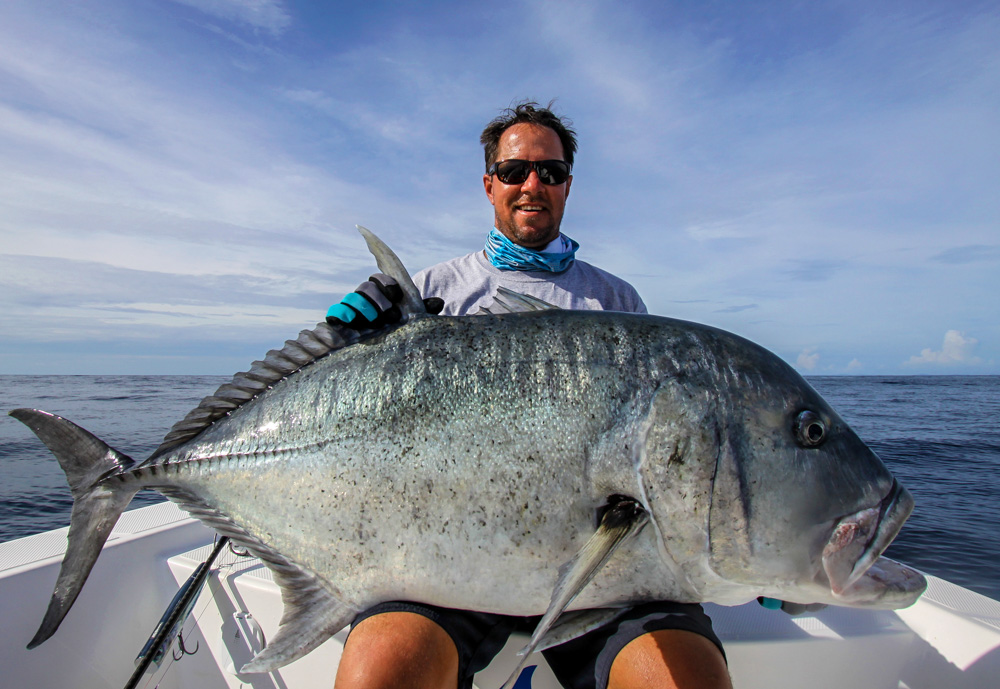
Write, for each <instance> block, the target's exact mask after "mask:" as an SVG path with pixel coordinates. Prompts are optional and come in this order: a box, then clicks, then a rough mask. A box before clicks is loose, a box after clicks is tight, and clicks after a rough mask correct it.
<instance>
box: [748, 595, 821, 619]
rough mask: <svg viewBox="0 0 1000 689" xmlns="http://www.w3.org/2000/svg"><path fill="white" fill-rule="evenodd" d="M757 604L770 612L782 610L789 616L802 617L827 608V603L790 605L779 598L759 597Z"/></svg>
mask: <svg viewBox="0 0 1000 689" xmlns="http://www.w3.org/2000/svg"><path fill="white" fill-rule="evenodd" d="M757 602H758V603H760V604H761V605H762V606H764V607H765V608H767V609H768V610H781V611H782V612H786V613H788V614H789V615H802V614H804V613H807V612H816V611H818V610H822V609H823V608H825V607H826V603H789V602H788V601H786V600H778V599H777V598H765V597H764V596H759V597H758V598H757Z"/></svg>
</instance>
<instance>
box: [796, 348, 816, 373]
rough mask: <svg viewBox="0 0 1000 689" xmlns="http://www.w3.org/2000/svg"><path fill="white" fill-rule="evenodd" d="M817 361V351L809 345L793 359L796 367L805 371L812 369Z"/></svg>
mask: <svg viewBox="0 0 1000 689" xmlns="http://www.w3.org/2000/svg"><path fill="white" fill-rule="evenodd" d="M818 363H819V352H817V351H816V350H815V349H814V348H812V347H810V348H808V349H804V350H802V351H801V352H800V353H799V358H798V359H796V360H795V365H796V367H798V368H800V369H803V370H805V371H812V370H813V369H814V368H816V364H818Z"/></svg>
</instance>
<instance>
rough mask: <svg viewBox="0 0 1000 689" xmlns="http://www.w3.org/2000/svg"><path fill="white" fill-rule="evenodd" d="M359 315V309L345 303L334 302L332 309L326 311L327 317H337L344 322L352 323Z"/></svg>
mask: <svg viewBox="0 0 1000 689" xmlns="http://www.w3.org/2000/svg"><path fill="white" fill-rule="evenodd" d="M357 316H358V312H357V311H355V310H354V309H352V308H351V307H349V306H346V305H344V304H334V305H333V306H331V307H330V310H329V311H327V312H326V317H327V318H336V319H337V320H339V321H340V322H342V323H350V322H351V321H353V320H354V319H355V318H357Z"/></svg>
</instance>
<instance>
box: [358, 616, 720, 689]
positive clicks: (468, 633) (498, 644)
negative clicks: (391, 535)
mask: <svg viewBox="0 0 1000 689" xmlns="http://www.w3.org/2000/svg"><path fill="white" fill-rule="evenodd" d="M384 612H414V613H417V614H418V615H423V616H424V617H426V618H428V619H430V620H433V621H434V622H436V623H437V624H438V625H439V626H441V628H443V629H444V630H445V631H446V632H448V635H449V636H450V637H451V638H452V640H453V641H454V642H455V646H456V648H458V689H471V687H472V680H473V676H474V675H475V674H476V673H477V672H479V671H480V670H482V669H483V668H485V667H486V666H487V665H489V664H490V662H491V661H492V660H493V657H494V656H495V655H496V654H497V653H499V652H500V650H501V649H502V648H503V647H504V644H506V643H507V638H508V637H509V636H510V635H511V633H512V632H524V633H526V634H531V632H532V631H533V630H534V628H535V625H537V624H538V621H539V620H540V619H541V617H510V616H507V615H494V614H491V613H484V612H471V611H468V610H454V609H451V608H438V607H435V606H432V605H424V604H422V603H410V602H407V601H391V602H387V603H379V604H378V605H375V606H373V607H371V608H369V609H368V610H365V611H364V612H362V613H361V614H360V615H358V616H357V617H356V618H355V620H354V625H353V626H357V624H358V623H359V622H361V621H362V620H364V619H367V618H369V617H372V616H373V615H378V614H380V613H384ZM353 626H352V628H353ZM660 629H680V630H684V631H689V632H694V633H695V634H700V635H701V636H704V637H705V638H707V639H708V640H709V641H711V642H712V643H714V644H715V645H716V646H717V647H718V648H719V651H720V652H721V653H722V656H723V658H725V651H724V650H723V649H722V642H721V641H719V637H717V636H716V635H715V632H714V631H713V630H712V621H711V620H710V619H709V618H708V615H706V614H705V611H704V610H703V609H702V607H701V606H700V605H698V604H696V603H670V602H657V603H644V604H642V605H637V606H634V607H631V608H622V609H621V612H620V613H619V614H618V615H616V616H615V617H614V618H613V619H611V620H610V621H609V622H607V623H606V624H604V625H602V626H601V627H599V628H598V629H595V630H593V631H590V632H587V633H586V634H584V635H583V636H580V637H577V638H575V639H572V640H570V641H567V642H566V643H564V644H560V645H559V646H554V647H552V648H549V649H546V650H545V651H542V655H543V656H545V661H546V662H547V663H548V664H549V667H550V668H551V669H552V673H553V674H554V675H555V676H556V679H558V680H559V683H560V684H562V686H563V687H565V688H566V689H606V687H607V686H608V675H609V674H610V673H611V664H612V663H613V662H614V660H615V658H616V657H617V656H618V653H619V652H620V651H621V650H622V649H623V648H625V646H626V645H628V643H629V642H631V641H633V640H634V639H637V638H638V637H640V636H642V635H643V634H645V633H647V632H654V631H658V630H660Z"/></svg>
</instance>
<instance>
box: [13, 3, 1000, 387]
mask: <svg viewBox="0 0 1000 689" xmlns="http://www.w3.org/2000/svg"><path fill="white" fill-rule="evenodd" d="M526 97H527V98H533V99H536V100H538V101H541V102H548V101H549V100H551V99H553V98H555V99H557V100H556V106H555V108H556V110H557V111H558V112H560V113H562V114H564V115H567V116H569V117H570V118H571V119H572V120H573V122H574V124H575V128H576V129H577V131H578V134H579V138H580V151H579V153H578V156H577V164H576V167H575V170H574V183H573V193H572V194H571V196H570V199H569V203H568V206H567V215H566V218H565V220H564V223H563V229H564V231H565V232H566V233H567V234H569V235H570V236H572V237H573V238H574V239H576V240H577V241H579V242H580V244H581V249H580V252H579V253H578V256H579V257H580V258H583V259H584V260H589V261H591V262H593V263H596V264H597V265H600V266H601V267H604V268H606V269H608V270H611V271H612V272H615V273H617V274H619V275H621V276H623V277H625V278H626V279H628V280H629V281H631V282H632V283H633V284H635V286H636V287H637V288H638V290H639V292H640V293H641V294H642V295H643V298H644V299H645V301H646V303H647V304H648V306H649V308H650V311H651V312H653V313H657V314H661V315H669V316H675V317H679V318H684V319H688V320H694V321H699V322H703V323H709V324H712V325H715V326H718V327H721V328H725V329H727V330H731V331H734V332H737V333H739V334H741V335H743V336H745V337H749V338H750V339H752V340H755V341H757V342H759V343H760V344H762V345H764V346H765V347H767V348H769V349H771V350H772V351H774V352H776V353H777V354H779V355H780V356H782V357H783V358H784V359H786V360H787V361H789V362H790V363H792V364H793V365H795V366H796V367H797V368H798V369H799V370H800V371H802V372H803V373H806V374H839V373H852V374H924V373H993V374H996V373H1000V193H998V192H997V187H998V182H1000V8H998V7H997V5H996V3H969V2H956V1H954V0H951V1H944V0H942V1H940V2H921V1H920V0H911V1H907V2H878V1H877V0H876V1H872V0H867V1H854V0H847V1H844V2H825V3H820V2H754V3H747V2H737V1H735V0H733V1H730V2H713V1H711V0H708V1H705V0H701V1H698V2H694V1H685V2H669V1H667V2H663V1H657V2H603V1H593V0H582V1H578V2H542V1H539V0H536V1H534V2H517V1H516V0H515V1H511V2H505V3H494V4H479V3H459V2H419V3H416V2H413V3H409V2H392V3H390V2H378V1H375V2H365V3H338V2H290V1H289V2H284V1H280V0H127V1H126V0H120V1H119V0H92V1H89V2H80V3H78V2H69V1H64V2H49V1H47V0H5V1H4V2H3V3H2V4H0V313H2V318H0V373H182V374H189V373H191V374H193V373H217V374H228V373H232V372H235V371H237V370H245V369H246V368H247V366H248V365H249V363H250V362H251V361H252V360H253V359H256V358H261V356H262V355H263V353H264V352H265V351H266V350H267V349H269V348H271V347H274V346H276V345H278V344H280V343H281V342H282V341H283V340H284V339H286V338H289V337H294V336H295V335H296V334H297V332H298V331H299V330H300V329H302V328H304V327H310V326H312V325H313V324H314V323H316V322H317V321H319V320H321V319H322V316H323V315H324V314H325V311H326V308H327V307H328V306H329V304H330V303H331V302H332V301H336V300H338V299H339V298H340V296H341V295H343V293H345V292H347V291H350V290H351V289H353V288H354V287H355V286H356V285H357V283H358V282H359V281H360V280H363V279H364V278H365V277H366V276H367V275H368V274H369V273H370V272H372V271H373V267H374V266H373V261H372V259H371V258H370V257H369V256H368V254H367V253H366V251H365V247H364V243H363V241H362V240H361V239H360V237H359V236H358V234H357V232H356V230H355V229H354V225H355V224H356V223H360V224H362V225H365V226H367V227H370V228H372V229H373V230H375V231H376V232H377V233H379V234H380V235H381V236H382V237H383V239H385V240H386V241H387V242H388V243H389V244H390V245H391V246H393V247H394V248H395V249H396V251H397V253H398V254H399V255H400V257H401V258H402V259H403V261H404V262H405V263H406V264H407V265H408V267H410V269H411V270H412V271H414V272H415V271H416V270H418V269H420V268H422V267H425V266H427V265H430V264H432V263H435V262H437V261H441V260H445V259H447V258H451V257H453V256H456V255H459V254H464V253H467V252H469V251H473V250H475V249H476V248H478V247H480V246H481V245H482V242H483V239H484V237H485V234H486V232H487V231H488V229H489V228H490V226H491V223H492V212H491V208H490V206H489V205H488V203H487V201H486V198H485V195H484V194H483V191H482V182H481V175H482V166H483V161H482V151H481V149H480V147H479V145H478V136H479V132H480V131H481V129H482V127H483V126H484V125H485V123H486V122H487V121H489V120H490V119H491V118H492V117H494V116H495V115H496V114H497V113H498V111H499V110H500V109H502V108H504V107H505V106H507V105H508V104H510V103H511V102H512V101H514V100H518V99H521V98H526Z"/></svg>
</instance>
